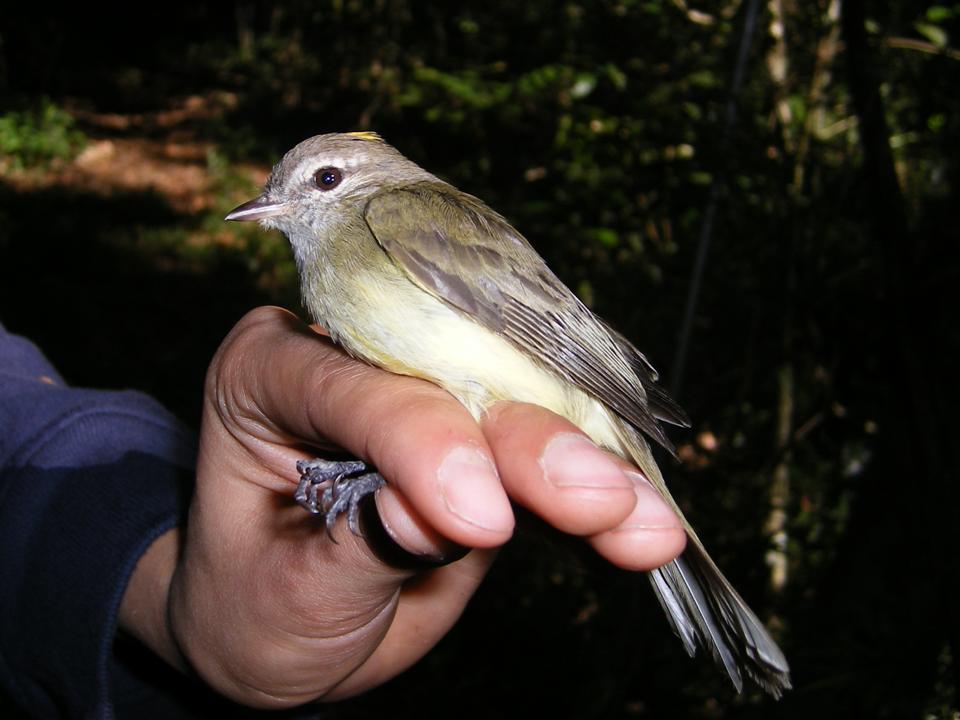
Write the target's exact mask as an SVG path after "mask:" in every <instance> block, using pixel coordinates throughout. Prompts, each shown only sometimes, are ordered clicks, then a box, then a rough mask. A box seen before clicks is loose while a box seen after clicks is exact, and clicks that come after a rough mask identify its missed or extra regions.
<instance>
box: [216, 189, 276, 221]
mask: <svg viewBox="0 0 960 720" xmlns="http://www.w3.org/2000/svg"><path fill="white" fill-rule="evenodd" d="M286 209H287V205H286V203H280V202H275V201H273V200H271V199H270V198H268V197H267V196H266V195H261V196H260V197H255V198H254V199H253V200H248V201H247V202H245V203H243V205H237V207H235V208H234V209H233V210H231V211H230V212H229V214H228V215H227V216H226V217H225V218H224V220H233V221H235V222H248V221H250V220H263V219H265V218H270V217H275V216H277V215H282V214H283V213H284V212H285V211H286Z"/></svg>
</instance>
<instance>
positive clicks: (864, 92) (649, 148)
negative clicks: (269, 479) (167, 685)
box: [0, 0, 960, 718]
mask: <svg viewBox="0 0 960 720" xmlns="http://www.w3.org/2000/svg"><path fill="white" fill-rule="evenodd" d="M750 4H751V0H743V1H738V0H732V1H723V2H721V1H720V0H707V1H706V2H704V3H702V4H698V5H697V6H696V7H695V8H694V7H693V5H692V4H691V3H686V2H684V1H683V0H598V1H597V2H593V3H585V2H575V1H567V2H548V1H541V2H531V3H517V2H503V1H502V0H485V1H484V2H476V1H468V2H461V3H456V4H450V3H439V2H414V1H413V0H379V1H378V2H359V1H358V0H329V1H328V2H321V3H316V2H307V1H306V0H287V1H285V2H276V3H264V2H255V1H253V0H248V1H246V2H243V1H236V2H233V3H228V4H219V3H204V2H192V3H173V4H170V3H168V4H166V5H164V6H162V7H146V8H144V7H136V8H134V7H125V8H124V7H118V8H115V9H113V10H112V11H111V12H110V13H109V14H100V13H91V12H89V11H88V9H87V8H85V7H81V6H76V7H73V8H65V9H62V10H57V11H51V10H50V9H49V8H46V7H44V8H40V7H37V8H35V9H34V8H17V10H16V12H5V13H4V17H3V18H2V19H0V41H2V43H0V90H2V93H3V95H2V103H3V104H2V105H0V144H2V148H3V150H2V151H3V153H4V154H5V155H9V156H10V157H13V158H15V162H14V163H12V164H10V163H8V164H6V165H5V170H4V176H3V177H2V178H0V181H2V182H0V320H2V321H3V322H4V323H5V324H6V325H7V326H8V328H9V329H11V330H13V331H16V332H21V333H25V334H28V335H30V336H31V337H33V338H34V339H36V340H37V341H38V342H39V343H40V344H41V345H42V346H43V347H44V348H45V350H46V351H47V352H48V353H49V354H50V356H51V357H52V358H53V359H54V360H55V362H56V363H57V364H58V365H59V366H60V367H61V369H62V370H63V372H64V373H65V374H66V376H67V377H68V378H69V379H70V380H71V381H73V382H76V383H81V384H91V385H100V386H128V385H129V386H135V387H139V388H142V389H145V390H147V391H148V392H151V393H153V394H155V395H157V396H158V397H159V398H160V399H161V400H163V401H164V402H165V403H167V404H168V405H169V406H170V407H172V408H173V409H175V410H176V411H177V412H178V413H179V414H180V415H181V416H182V417H184V418H185V419H186V420H188V421H190V422H196V420H197V412H198V408H199V398H200V392H201V383H202V377H203V371H204V369H205V367H206V363H207V361H208V360H209V358H210V356H211V355H212V353H213V351H214V350H215V348H216V347H217V345H218V343H219V340H220V339H221V338H222V337H223V335H224V334H225V333H226V332H227V331H228V330H229V328H230V327H231V325H232V323H233V322H234V321H235V320H236V319H238V318H239V317H240V315H241V314H242V313H243V312H244V311H245V310H247V309H249V308H250V307H253V306H254V305H256V304H259V303H263V302H277V303H281V304H284V305H287V306H288V307H293V308H295V307H297V305H296V303H297V300H296V288H295V280H294V270H293V268H292V263H291V260H290V257H289V255H288V252H287V249H286V247H285V244H284V243H283V241H282V239H281V238H279V237H278V236H274V235H267V234H265V233H263V232H261V231H259V230H258V229H257V228H249V227H238V226H230V227H227V226H224V225H223V224H222V222H221V218H222V216H223V214H224V213H225V212H226V210H228V209H229V208H230V207H232V206H233V205H235V204H236V203H239V202H240V201H242V200H244V199H246V198H247V197H249V196H250V194H251V193H253V192H255V185H254V183H253V182H252V181H251V179H250V174H249V172H248V171H247V169H248V168H249V166H250V165H251V164H253V165H260V166H262V167H264V168H266V167H267V166H269V165H270V164H272V163H274V162H276V160H277V159H278V158H279V157H280V155H281V154H282V153H283V152H284V151H285V150H287V149H288V148H289V147H291V146H292V145H293V144H294V143H296V142H298V141H299V140H301V139H303V138H305V137H307V136H309V135H313V134H316V133H320V132H327V131H334V130H358V129H365V128H371V129H375V130H377V131H379V132H380V133H381V134H383V135H384V136H385V137H386V138H387V139H388V140H389V141H390V142H391V143H392V144H394V145H396V146H397V147H398V148H399V149H400V150H401V151H403V152H404V153H406V154H407V155H409V156H410V157H411V158H413V159H414V160H416V161H418V162H420V163H421V164H422V165H424V166H425V167H427V168H428V169H430V170H431V171H434V172H436V173H438V174H440V175H441V176H443V177H445V178H447V179H449V180H450V181H451V182H453V183H455V184H456V185H458V186H459V187H460V188H462V189H464V190H466V191H468V192H471V193H473V194H476V195H478V196H480V197H482V198H484V199H485V200H486V201H488V202H489V203H490V204H491V205H492V206H493V207H494V208H496V209H498V210H499V211H501V212H503V213H504V214H505V215H506V216H507V217H508V218H509V219H510V220H511V221H512V222H513V223H514V224H515V225H516V226H517V227H518V228H519V229H520V230H521V231H522V232H524V234H525V235H527V237H529V239H530V240H531V241H532V242H533V243H534V244H535V245H536V246H537V248H538V249H539V250H540V251H541V252H542V254H543V255H544V256H545V257H546V258H547V259H548V261H549V262H550V264H551V265H552V266H553V267H554V268H555V269H556V270H557V272H558V273H559V274H560V275H561V277H563V278H564V280H565V281H566V282H567V283H568V284H569V285H570V286H571V287H573V288H575V289H576V290H577V291H578V293H579V294H580V295H581V297H582V298H583V299H584V300H585V302H587V303H588V304H589V305H590V306H591V307H593V308H594V309H595V310H596V311H597V312H598V313H599V314H601V315H603V316H604V317H607V318H608V319H610V320H611V321H612V322H613V324H615V325H616V326H617V327H619V328H620V329H621V330H623V331H624V332H625V333H626V334H627V335H628V336H630V337H631V338H633V339H634V340H635V341H636V342H637V344H638V345H639V346H640V347H641V348H642V349H644V351H645V352H647V354H648V356H649V357H651V358H652V359H653V361H654V363H655V364H656V365H657V366H658V367H660V369H661V371H662V372H663V375H664V378H665V384H666V385H667V386H671V385H672V386H674V387H676V388H680V393H679V398H678V399H679V400H680V401H681V402H682V404H684V405H685V407H686V408H687V409H688V411H689V413H690V415H691V417H693V418H694V422H695V425H694V428H693V429H692V430H691V431H690V432H689V433H678V432H675V433H673V437H674V439H675V440H676V441H677V442H678V444H679V445H680V446H681V453H680V455H681V459H682V462H681V463H671V462H670V460H669V459H665V460H664V461H665V474H666V475H667V476H668V478H670V479H671V482H672V486H673V487H674V488H675V489H676V493H677V496H678V499H679V500H680V502H681V504H682V505H683V506H684V507H685V508H689V514H690V516H691V518H692V519H693V521H694V523H695V525H696V526H697V527H698V529H699V531H700V534H701V536H702V537H704V538H705V540H707V544H708V546H709V547H710V548H711V550H712V551H713V553H714V556H715V557H716V559H717V561H718V563H719V564H720V565H721V567H723V568H724V569H725V570H727V572H728V575H729V576H730V577H731V579H732V580H733V581H734V584H735V585H737V587H738V588H739V589H740V590H741V593H742V594H743V595H744V596H745V597H746V598H748V599H749V600H750V603H751V605H753V607H754V608H755V609H756V610H757V611H758V614H759V615H760V616H761V617H763V618H765V619H768V620H769V621H770V624H771V627H773V628H774V631H775V633H776V634H777V635H778V636H779V637H780V638H781V639H782V641H783V647H784V650H785V651H786V653H787V656H788V657H789V659H790V661H791V664H792V666H793V668H794V677H795V686H796V689H795V691H793V692H792V693H789V694H788V695H787V696H786V697H785V698H784V700H783V701H781V702H780V703H772V702H770V701H768V700H766V699H764V698H762V697H761V696H760V695H759V693H757V692H756V691H755V690H753V689H751V690H749V691H748V692H747V693H746V694H744V695H743V696H736V695H734V693H733V691H732V689H731V688H730V687H729V686H728V685H727V681H726V679H725V678H724V677H722V675H721V674H720V673H719V672H718V671H717V670H716V669H715V668H713V666H712V664H711V663H710V662H709V661H708V660H705V659H702V658H701V659H698V660H696V661H690V660H689V659H688V658H686V657H685V655H684V653H683V651H682V648H681V647H680V644H679V642H677V641H676V640H675V638H673V637H672V636H671V635H670V633H669V630H668V628H667V625H666V623H665V622H663V620H662V618H661V617H660V611H659V608H658V607H657V606H656V603H655V601H653V600H652V597H651V593H650V592H649V589H648V588H647V586H646V585H647V583H646V580H645V579H644V578H642V577H639V576H634V575H630V574H627V573H623V572H619V571H616V570H614V569H612V568H608V567H605V566H604V565H603V563H601V562H599V561H597V560H596V559H595V558H593V557H591V556H590V554H589V553H587V552H585V551H583V549H582V548H580V547H579V545H578V544H576V543H566V542H564V541H563V540H562V539H559V538H556V537H555V536H552V535H550V534H549V533H544V532H540V531H531V532H524V533H521V536H520V537H519V538H518V540H517V541H516V542H515V543H512V544H511V545H510V546H509V548H508V549H507V550H506V551H505V552H504V553H503V555H502V557H501V559H500V561H499V562H498V564H497V566H496V568H495V570H494V572H493V574H492V576H491V577H490V579H489V582H488V583H486V584H485V586H484V588H483V589H482V590H481V592H480V594H479V595H478V597H477V598H476V600H475V601H474V603H473V604H472V605H471V607H470V609H469V610H468V612H467V614H466V616H465V618H464V619H463V621H462V622H461V623H460V624H459V625H458V626H457V628H455V629H454V631H453V632H451V634H450V636H449V637H448V638H447V639H446V640H444V641H443V643H442V644H441V645H440V646H439V647H438V648H437V649H436V651H435V652H434V653H432V654H431V655H430V656H429V657H428V658H426V659H425V660H424V661H423V662H422V663H420V665H418V666H417V667H416V668H414V669H413V670H411V671H410V672H408V673H407V674H405V675H404V676H402V677H401V678H399V679H397V680H395V681H393V682H391V683H389V684H388V685H386V686H385V687H383V688H382V689H379V690H377V691H374V692H372V693H370V694H369V695H367V696H366V697H363V698H358V699H357V700H354V701H350V702H347V703H343V704H341V705H339V706H338V707H337V708H336V709H335V714H340V715H342V716H344V717H352V716H365V715H367V714H374V713H377V714H385V713H389V714H390V715H391V716H399V717H408V716H410V717H412V716H414V715H416V716H423V715H426V716H430V715H442V716H447V715H450V714H452V713H457V714H460V715H463V716H465V717H500V716H503V715H509V714H514V713H515V712H516V710H515V708H520V707H528V706H532V707H536V708H537V709H538V711H539V712H542V713H543V714H545V715H555V716H558V717H619V716H640V717H670V718H673V717H678V718H684V717H700V718H752V717H756V718H772V717H784V718H809V717H811V716H816V715H819V716H822V717H911V718H951V717H956V716H957V712H958V703H957V680H958V672H960V670H958V667H957V663H956V656H957V652H958V647H960V644H958V643H960V635H958V628H960V623H958V609H957V608H958V603H957V601H956V598H957V597H958V590H960V588H958V587H957V572H956V568H955V565H956V562H957V560H956V558H957V557H958V556H960V555H958V552H957V551H958V550H960V548H958V542H957V532H956V531H957V528H958V527H960V518H958V517H957V515H958V507H960V504H958V502H957V497H956V490H955V488H956V481H957V469H958V464H960V463H958V461H960V458H958V450H957V443H956V441H955V439H954V432H955V423H954V422H953V417H954V415H955V410H954V408H955V407H956V406H957V405H958V400H960V398H958V397H957V395H958V392H957V382H956V379H955V365H956V359H957V357H958V353H957V351H958V340H960V337H958V330H957V322H956V318H955V314H956V309H957V308H958V307H960V302H958V300H960V298H958V297H957V294H958V293H957V287H958V282H957V281H958V270H960V262H958V254H957V250H956V248H957V246H958V242H960V237H958V235H960V233H958V222H957V207H960V202H958V201H960V197H958V187H960V184H958V177H957V173H958V168H960V163H958V159H960V158H958V152H960V51H958V50H957V47H958V45H960V43H958V42H957V40H956V38H957V37H958V34H960V5H957V4H950V3H938V2H929V1H924V0H920V1H919V2H905V1H904V0H894V1H893V2H887V3H879V2H867V1H866V0H816V1H815V2H809V3H788V2H783V0H767V2H765V3H761V4H759V13H760V15H759V20H758V22H757V24H756V26H755V29H754V31H753V33H752V35H751V36H749V37H745V36H744V27H745V24H744V19H745V17H746V15H747V12H748V9H749V7H750ZM141 14H145V17H142V16H141ZM148 29H149V30H148ZM745 42H746V43H747V45H746V47H747V49H748V54H747V56H746V64H745V68H744V69H745V75H744V82H743V85H742V88H741V89H740V91H739V92H738V93H737V94H736V96H735V97H733V98H732V100H734V101H735V106H731V105H730V102H731V94H730V88H731V84H732V77H733V74H734V70H735V68H736V66H737V55H738V51H739V48H740V47H741V44H742V43H745ZM188 96H197V97H201V98H207V101H208V102H209V103H210V104H212V105H216V104H217V103H214V102H213V100H210V99H211V98H215V97H226V98H230V101H229V102H224V103H221V104H219V105H217V107H219V108H220V109H219V110H218V111H217V112H211V113H207V114H200V115H198V116H196V117H189V118H187V119H185V120H184V121H182V122H180V123H178V124H177V125H176V126H175V127H171V126H169V125H165V124H163V123H161V122H159V121H158V122H148V121H142V122H140V121H138V122H131V123H130V124H128V125H126V126H123V127H120V126H117V125H116V124H113V125H109V124H105V122H104V121H102V118H103V117H105V116H108V115H109V116H110V117H113V116H120V117H128V118H143V117H152V115H150V114H151V113H156V112H160V111H163V110H164V109H166V108H168V107H170V105H171V104H173V103H174V101H178V100H180V99H183V98H185V97H188ZM24 107H33V108H40V110H39V111H33V114H29V113H28V114H23V110H22V108H24ZM64 109H66V110H67V112H69V113H70V114H65V113H64ZM731 109H735V110H736V112H735V113H731V112H730V110H731ZM71 118H76V121H75V122H74V120H72V119H71ZM79 133H83V135H84V136H86V137H87V138H88V139H89V142H91V143H92V142H94V141H102V140H105V139H116V138H122V139H136V138H141V139H145V140H157V139H164V138H169V137H171V136H172V135H176V136H177V137H178V138H183V137H186V138H188V139H189V140H190V141H192V142H198V143H205V144H206V147H207V148H208V149H207V151H206V154H205V155H204V157H205V160H204V161H203V163H202V164H203V166H204V168H205V172H206V175H207V177H208V180H209V183H208V186H207V189H206V192H208V193H210V194H211V195H212V197H213V200H212V202H210V203H208V204H207V205H205V206H204V207H202V208H201V209H199V210H195V211H183V210H180V209H177V208H176V207H175V206H172V205H171V204H170V203H169V202H168V201H167V200H166V199H165V197H164V196H163V195H162V194H161V193H157V192H154V191H140V190H138V191H130V192H112V193H104V192H99V191H96V190H94V189H90V188H88V187H85V186H83V185H82V184H78V183H77V182H72V183H71V182H69V177H67V178H66V179H65V180H64V181H63V182H53V183H51V184H46V185H43V186H40V187H38V186H29V185H28V186H24V185H23V184H22V183H19V182H18V180H17V178H18V175H17V172H16V171H18V170H19V169H21V168H27V167H29V166H31V165H41V166H43V165H45V164H47V163H49V160H50V159H51V158H54V157H59V158H62V159H64V160H67V159H69V157H71V156H72V154H73V153H74V152H76V149H78V148H79V147H80V146H79V144H76V143H75V141H74V140H72V139H71V138H74V137H76V138H79V137H80V135H79ZM18 148H19V149H18ZM711 205H712V206H713V208H714V210H713V219H712V233H711V234H710V238H711V245H710V249H709V252H708V253H706V254H705V255H704V258H705V273H704V275H703V280H702V285H701V287H700V292H699V296H698V298H697V301H696V305H695V307H694V308H693V312H692V320H693V322H692V324H691V325H690V326H689V329H688V334H687V339H688V340H689V345H688V347H689V354H688V357H687V359H686V362H685V363H678V362H677V361H676V357H675V354H676V351H675V348H676V347H677V346H678V342H679V340H680V338H679V333H680V330H679V328H681V326H682V319H683V317H684V310H685V307H686V303H687V302H688V293H689V290H690V287H691V268H692V267H693V265H694V261H695V258H696V257H697V252H698V248H699V247H700V238H701V234H702V231H703V228H704V225H705V222H706V221H707V219H708V215H710V211H709V208H711ZM671 363H673V367H674V371H673V372H671ZM681 367H682V368H684V369H683V372H682V376H680V373H679V369H680V368H681ZM531 524H532V523H531ZM465 698H469V703H464V699H465ZM408 708H409V709H408Z"/></svg>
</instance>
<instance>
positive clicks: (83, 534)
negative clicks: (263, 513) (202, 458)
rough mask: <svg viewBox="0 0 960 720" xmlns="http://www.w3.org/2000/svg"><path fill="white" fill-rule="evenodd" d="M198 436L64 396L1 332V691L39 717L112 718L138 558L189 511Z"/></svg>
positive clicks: (140, 405) (132, 402) (131, 403)
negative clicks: (122, 616)
mask: <svg viewBox="0 0 960 720" xmlns="http://www.w3.org/2000/svg"><path fill="white" fill-rule="evenodd" d="M195 453H196V447H195V438H194V436H193V434H192V433H190V432H188V431H187V430H186V429H185V428H184V427H183V426H182V425H181V424H180V423H179V422H177V420H176V419H175V418H174V417H173V416H172V415H170V414H169V413H168V412H167V411H166V410H164V409H163V408H162V407H161V406H160V405H159V404H158V403H157V402H155V401H154V400H152V399H150V398H149V397H147V396H145V395H142V394H139V393H136V392H106V391H96V390H84V389H77V388H70V387H68V386H66V385H65V383H64V382H63V380H62V378H60V377H59V375H58V374H57V373H56V371H55V370H54V369H53V368H52V367H51V366H50V364H49V362H48V361H47V360H46V358H45V357H44V356H43V354H42V353H41V352H40V351H39V350H38V349H37V348H36V347H35V346H34V345H33V344H31V343H30V342H28V341H27V340H25V339H24V338H21V337H18V336H15V335H11V334H10V333H7V332H6V331H5V330H4V329H3V326H2V325H0V688H2V690H3V692H5V693H6V694H7V695H8V696H9V697H11V698H12V699H13V701H14V702H15V703H16V704H17V705H19V706H20V707H21V708H23V709H24V710H26V711H27V712H28V713H29V714H30V715H32V716H39V717H84V718H109V717H113V716H114V714H115V713H114V710H115V706H116V700H117V697H118V694H119V695H121V696H122V695H123V694H124V693H128V694H132V695H131V697H132V696H136V695H137V693H143V692H146V691H147V690H146V689H144V687H142V686H141V685H142V684H139V685H138V683H137V682H136V680H135V678H134V677H133V675H132V674H131V672H128V671H126V670H125V669H124V668H118V663H117V660H116V656H115V653H114V645H115V644H114V640H115V636H116V629H117V614H118V610H119V606H120V601H121V598H122V597H123V592H124V589H125V588H126V584H127V581H128V579H129V577H130V575H131V573H132V571H133V569H134V566H135V565H136V563H137V561H138V559H139V558H140V556H141V555H142V554H143V552H144V551H145V550H146V549H147V547H148V546H149V545H150V544H151V543H152V542H153V540H155V539H156V538H157V537H158V536H159V535H161V534H162V533H164V532H165V531H166V530H168V529H170V528H171V527H173V526H174V525H175V524H177V523H178V522H179V521H180V519H181V517H182V516H183V515H184V513H185V512H186V508H187V506H188V503H189V492H190V486H191V483H192V477H193V464H194V458H195Z"/></svg>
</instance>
